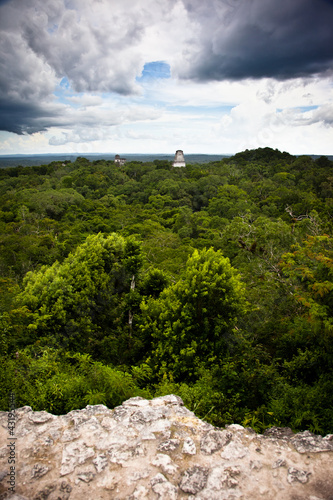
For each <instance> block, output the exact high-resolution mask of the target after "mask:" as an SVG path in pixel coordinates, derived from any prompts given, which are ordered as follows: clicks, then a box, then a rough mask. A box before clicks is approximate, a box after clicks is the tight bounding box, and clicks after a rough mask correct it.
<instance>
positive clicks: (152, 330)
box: [0, 148, 333, 434]
mask: <svg viewBox="0 0 333 500" xmlns="http://www.w3.org/2000/svg"><path fill="white" fill-rule="evenodd" d="M0 225H1V235H0V287H1V299H0V300H1V302H0V345H1V360H0V362H1V373H0V404H1V409H2V410H6V409H7V408H8V400H9V395H10V393H11V391H13V392H14V394H15V397H16V405H17V407H20V406H23V405H29V406H31V407H32V408H33V409H34V410H47V411H49V412H51V413H54V414H63V413H66V412H68V411H70V410H72V409H75V408H83V407H85V406H86V405H87V404H98V403H103V404H105V405H107V406H108V407H111V408H112V407H114V406H115V405H118V404H120V403H121V402H122V401H123V400H125V399H127V398H129V397H131V396H136V395H140V396H143V397H148V398H151V397H154V396H159V395H164V394H170V393H173V394H178V395H179V396H181V397H182V399H183V400H184V403H185V404H186V406H187V407H188V408H189V409H191V410H193V411H194V412H195V413H196V415H198V416H199V417H201V418H204V419H205V420H207V421H209V422H211V423H213V424H214V425H217V426H224V425H225V424H229V423H232V422H234V423H240V424H242V425H244V426H249V427H252V428H254V429H255V430H257V431H260V432H261V431H263V430H264V429H265V428H267V427H270V426H272V425H278V426H289V427H291V428H292V429H293V430H304V429H309V430H311V431H313V432H316V433H321V434H324V433H333V406H332V401H333V377H332V375H333V320H332V318H333V280H332V275H333V241H332V237H331V234H332V227H333V162H332V161H330V160H328V159H327V158H326V157H320V158H318V159H316V160H313V159H312V158H310V157H308V156H300V157H295V156H291V155H290V154H288V153H281V152H280V151H278V150H273V149H270V148H264V149H261V148H260V149H257V150H251V151H249V150H246V151H244V152H242V153H238V154H236V155H235V156H233V157H230V158H224V159H223V160H221V161H217V162H212V163H207V164H204V165H202V164H201V165H200V164H196V165H187V166H186V167H185V168H178V169H175V168H172V166H171V163H170V162H168V161H163V160H155V161H154V162H150V163H142V162H138V161H133V162H129V163H126V164H125V165H123V166H122V167H118V166H116V165H115V164H114V163H113V162H111V161H104V160H97V161H89V160H87V159H85V158H82V157H79V158H77V159H76V161H75V162H72V163H71V162H69V161H66V162H64V163H62V162H52V163H50V164H49V165H42V166H39V167H16V168H5V169H1V170H0Z"/></svg>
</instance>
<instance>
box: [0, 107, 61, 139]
mask: <svg viewBox="0 0 333 500" xmlns="http://www.w3.org/2000/svg"><path fill="white" fill-rule="evenodd" d="M0 110H1V112H0V130H6V131H7V132H14V133H15V134H18V135H22V134H33V133H35V132H42V131H46V130H47V128H48V127H50V126H52V125H55V126H59V125H62V124H64V120H63V118H62V114H61V113H60V111H59V110H57V109H56V108H55V107H54V106H53V107H52V106H50V107H49V108H48V107H47V106H45V105H43V106H39V105H38V104H37V103H34V102H31V103H29V102H15V101H8V100H7V101H5V100H3V99H0Z"/></svg>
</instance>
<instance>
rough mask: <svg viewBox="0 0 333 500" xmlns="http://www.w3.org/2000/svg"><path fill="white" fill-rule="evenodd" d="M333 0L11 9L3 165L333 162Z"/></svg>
mask: <svg viewBox="0 0 333 500" xmlns="http://www.w3.org/2000/svg"><path fill="white" fill-rule="evenodd" d="M332 27H333V0H279V1H277V0H205V1H204V0H0V155H6V154H43V153H53V154H54V153H80V154H84V153H86V154H88V153H89V154H92V153H118V154H121V155H123V154H126V153H143V154H148V153H151V154H158V153H163V154H164V153H166V154H174V152H175V151H176V150H177V149H182V150H183V151H184V154H185V156H186V153H188V154H190V153H191V154H194V153H197V154H200V153H201V154H235V153H237V152H239V151H243V150H245V149H254V148H258V147H266V146H268V147H272V148H277V149H279V150H281V151H287V152H289V153H291V154H319V155H332V154H333V28H332Z"/></svg>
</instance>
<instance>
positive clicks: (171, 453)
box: [0, 396, 333, 500]
mask: <svg viewBox="0 0 333 500" xmlns="http://www.w3.org/2000/svg"><path fill="white" fill-rule="evenodd" d="M15 414H16V421H15V438H13V437H10V436H9V430H8V413H6V412H1V413H0V420H1V427H0V439H1V440H0V443H1V446H2V447H1V448H0V479H1V481H0V499H4V498H11V499H12V500H24V499H29V500H30V499H33V500H42V499H48V500H59V499H60V500H67V499H70V500H76V499H77V500H90V499H96V500H103V499H113V500H123V499H124V500H125V499H126V500H141V499H142V500H143V499H161V500H173V499H193V500H194V499H197V500H258V499H261V498H262V499H264V500H332V499H333V435H328V436H326V437H321V436H315V435H313V434H311V433H310V432H308V431H305V432H301V433H299V434H293V433H292V431H291V430H290V429H282V428H272V429H270V430H268V431H266V432H265V433H264V434H263V435H259V434H256V433H255V432H254V431H252V430H251V429H246V428H243V427H241V426H240V425H230V426H228V427H226V428H225V429H217V428H215V427H213V426H212V425H210V424H207V423H205V422H203V421H201V420H200V419H198V418H197V417H196V416H195V415H194V414H193V413H192V412H190V411H189V410H187V409H186V408H185V407H184V406H183V403H182V401H181V399H180V398H179V397H177V396H165V397H160V398H155V399H153V400H151V401H148V400H146V399H142V398H132V399H129V400H128V401H126V402H124V403H123V404H122V405H121V406H118V407H117V408H115V409H114V410H109V409H108V408H106V407H105V406H103V405H97V406H87V407H86V408H85V409H83V410H75V411H71V412H70V413H68V414H67V415H62V416H54V415H51V414H49V413H46V412H44V411H41V412H34V411H32V410H31V408H30V407H27V406H25V407H23V408H20V409H18V410H16V412H15ZM11 443H12V444H13V443H14V444H13V446H12V447H14V448H15V451H14V453H15V457H14V458H15V471H14V473H12V475H11V476H9V475H8V472H9V467H10V465H9V464H8V461H9V456H10V451H9V450H11ZM10 477H11V478H12V479H13V481H14V482H15V488H14V489H15V493H11V492H9V491H8V481H9V479H10Z"/></svg>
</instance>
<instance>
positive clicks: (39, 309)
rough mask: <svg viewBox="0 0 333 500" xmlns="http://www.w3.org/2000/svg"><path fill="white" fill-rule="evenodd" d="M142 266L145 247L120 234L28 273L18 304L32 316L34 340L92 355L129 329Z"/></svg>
mask: <svg viewBox="0 0 333 500" xmlns="http://www.w3.org/2000/svg"><path fill="white" fill-rule="evenodd" d="M140 266H141V254H140V245H139V243H138V242H137V241H136V240H134V239H133V238H131V237H129V238H126V239H125V238H123V237H122V236H119V235H117V234H111V235H109V236H104V235H103V234H101V233H99V234H97V235H91V236H88V237H87V239H86V241H85V242H84V243H83V244H82V245H79V246H78V247H77V248H76V250H75V251H74V252H72V253H71V254H69V256H68V257H67V258H66V259H65V260H64V261H63V262H62V263H59V262H55V263H54V264H53V265H52V266H50V267H48V266H43V267H42V268H41V269H40V270H39V271H38V272H29V273H27V275H26V277H25V279H24V283H23V285H24V289H23V291H22V293H21V294H20V295H19V296H18V298H17V301H18V303H19V304H20V305H21V306H26V307H27V308H28V309H29V310H30V318H29V324H28V329H29V330H30V332H31V340H32V341H33V340H36V339H38V338H39V337H48V336H50V337H52V338H55V339H56V341H57V343H58V344H59V345H62V346H65V347H66V348H69V349H72V350H79V351H81V352H83V351H84V352H87V351H88V352H91V351H92V349H93V346H94V345H96V342H97V340H98V339H102V338H104V337H105V336H107V335H110V333H113V334H115V333H116V332H119V331H122V329H124V328H125V329H126V327H127V325H128V314H129V313H128V311H127V316H126V311H125V310H124V309H126V307H127V304H128V301H127V300H126V297H127V296H128V295H129V294H130V293H131V292H132V291H133V283H134V282H135V275H136V273H137V272H138V270H139V268H140Z"/></svg>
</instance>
